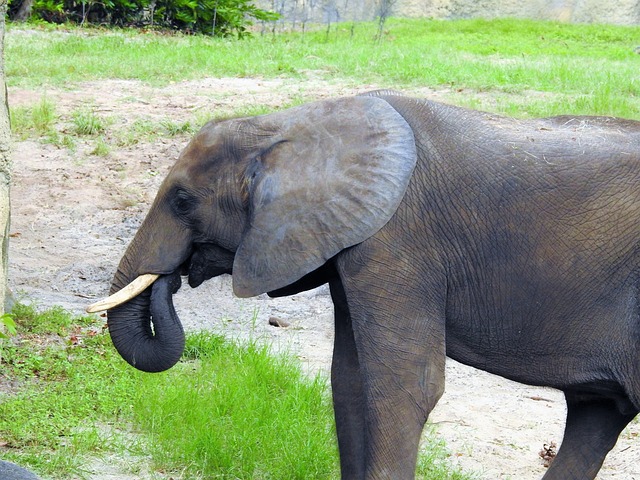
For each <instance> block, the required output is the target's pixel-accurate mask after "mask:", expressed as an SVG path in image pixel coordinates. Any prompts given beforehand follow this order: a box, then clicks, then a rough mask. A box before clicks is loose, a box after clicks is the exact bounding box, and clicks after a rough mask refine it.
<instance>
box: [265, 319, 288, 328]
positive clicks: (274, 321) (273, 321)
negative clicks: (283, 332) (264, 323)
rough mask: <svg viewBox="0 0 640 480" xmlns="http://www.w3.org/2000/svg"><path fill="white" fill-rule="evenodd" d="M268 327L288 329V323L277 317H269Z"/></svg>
mask: <svg viewBox="0 0 640 480" xmlns="http://www.w3.org/2000/svg"><path fill="white" fill-rule="evenodd" d="M269 325H271V326H272V327H288V326H289V323H287V322H285V321H284V320H282V319H281V318H278V317H269Z"/></svg>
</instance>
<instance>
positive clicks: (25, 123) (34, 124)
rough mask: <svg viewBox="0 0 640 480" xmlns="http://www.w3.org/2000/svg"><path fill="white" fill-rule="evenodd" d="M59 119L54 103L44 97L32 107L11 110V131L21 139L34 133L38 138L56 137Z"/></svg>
mask: <svg viewBox="0 0 640 480" xmlns="http://www.w3.org/2000/svg"><path fill="white" fill-rule="evenodd" d="M57 119H58V115H57V113H56V107H55V104H54V103H53V102H51V101H50V100H48V99H47V97H42V98H41V99H40V101H39V102H38V103H37V104H35V105H33V106H31V107H18V108H14V109H12V110H11V115H10V120H11V131H12V132H13V134H14V135H16V136H17V137H18V138H20V139H24V138H26V137H28V136H29V134H31V133H33V134H35V135H36V136H38V137H43V136H51V135H55V134H56V133H57V132H56V131H55V122H56V120H57Z"/></svg>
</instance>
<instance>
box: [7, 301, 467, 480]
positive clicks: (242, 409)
mask: <svg viewBox="0 0 640 480" xmlns="http://www.w3.org/2000/svg"><path fill="white" fill-rule="evenodd" d="M13 314H14V317H15V321H16V325H17V329H18V336H16V337H13V339H12V340H11V341H10V343H4V344H0V348H1V349H2V351H1V352H0V353H1V354H2V355H1V358H2V361H1V362H0V383H1V384H3V385H12V386H13V387H12V388H11V389H10V390H8V391H6V390H3V391H0V456H1V457H2V458H3V459H6V460H12V461H15V462H17V463H19V464H21V465H24V466H28V467H30V468H31V469H33V470H34V471H36V472H37V473H38V474H40V475H42V476H43V477H45V478H48V479H68V478H72V477H73V478H87V477H86V476H87V475H88V473H90V472H89V471H88V470H87V468H86V465H87V464H90V463H92V459H95V458H102V457H106V458H109V459H110V460H109V462H110V463H115V464H117V465H119V467H120V468H121V470H122V471H123V473H127V472H136V471H139V470H142V469H147V470H148V469H149V468H151V471H152V472H156V474H157V475H160V474H161V473H162V474H167V475H169V476H170V477H172V478H175V479H176V480H178V479H185V480H186V479H202V478H219V479H247V480H249V479H252V480H253V479H256V480H258V479H259V480H268V479H305V480H306V479H309V480H313V479H318V480H320V479H322V480H324V479H334V478H337V477H338V476H339V475H338V456H337V447H336V442H335V433H334V425H333V414H332V409H331V404H330V403H331V402H330V399H329V393H328V386H327V383H326V379H324V378H322V377H315V378H311V379H310V378H308V377H306V376H305V375H303V373H302V372H301V369H300V365H299V363H297V361H296V360H293V359H292V357H290V356H287V355H274V354H272V353H271V351H270V349H269V347H268V346H265V345H261V344H259V343H256V342H249V343H247V344H238V343H235V342H230V341H228V340H225V339H224V338H223V337H220V336H217V335H212V334H209V333H192V334H189V335H188V336H187V346H186V349H185V354H184V357H183V361H182V362H180V363H179V364H178V365H177V366H176V367H174V368H173V369H171V370H169V371H167V372H164V373H161V374H145V373H142V372H139V371H137V370H135V369H133V368H132V367H130V366H128V365H127V364H126V363H125V362H124V361H123V360H122V359H120V357H119V356H118V355H117V353H116V352H115V350H114V348H113V346H112V345H111V342H110V340H109V338H108V335H107V333H106V331H105V329H104V328H103V326H104V325H103V321H100V320H97V318H96V317H93V316H90V317H73V316H71V315H69V314H68V313H67V312H65V311H64V310H62V309H60V308H57V307H56V308H53V309H50V310H47V311H44V312H40V311H39V310H38V309H37V308H35V307H33V306H27V305H24V304H17V305H16V306H15V308H14V309H13ZM423 452H424V453H423V454H422V456H421V460H420V465H419V468H418V478H420V479H422V480H436V479H438V480H440V479H450V480H463V479H468V478H470V477H469V476H465V475H463V474H462V473H460V472H458V471H455V470H452V469H451V468H450V467H449V466H448V465H447V463H446V457H447V453H446V449H445V448H444V446H443V444H442V442H441V441H438V440H431V441H429V442H428V443H427V444H426V445H425V446H423ZM149 458H151V459H152V463H151V465H150V466H149V465H145V462H147V459H149Z"/></svg>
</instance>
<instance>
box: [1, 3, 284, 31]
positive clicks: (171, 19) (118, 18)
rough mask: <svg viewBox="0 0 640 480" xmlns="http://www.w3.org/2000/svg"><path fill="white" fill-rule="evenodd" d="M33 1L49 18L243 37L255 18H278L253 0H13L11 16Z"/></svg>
mask: <svg viewBox="0 0 640 480" xmlns="http://www.w3.org/2000/svg"><path fill="white" fill-rule="evenodd" d="M29 1H31V2H33V5H32V8H31V16H32V18H35V19H40V20H44V21H46V22H52V23H64V22H73V23H79V24H86V23H92V24H99V25H111V26H140V27H142V26H145V27H149V26H150V27H153V26H158V27H163V28H170V29H175V30H183V31H186V32H188V33H204V34H207V35H216V36H229V35H233V34H236V35H237V36H238V37H242V36H245V35H246V34H247V27H248V26H250V25H252V20H261V21H270V20H276V19H277V18H278V14H276V13H274V12H269V11H267V10H262V9H260V8H258V7H256V6H255V5H254V4H253V3H252V0H82V1H77V0H9V18H10V19H13V18H15V16H16V15H17V14H18V11H19V10H20V6H21V5H22V4H23V3H24V2H29Z"/></svg>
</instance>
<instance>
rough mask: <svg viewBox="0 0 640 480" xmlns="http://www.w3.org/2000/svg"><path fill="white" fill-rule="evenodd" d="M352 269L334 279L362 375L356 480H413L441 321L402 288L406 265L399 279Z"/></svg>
mask: <svg viewBox="0 0 640 480" xmlns="http://www.w3.org/2000/svg"><path fill="white" fill-rule="evenodd" d="M359 260H360V259H359ZM351 265H354V264H351ZM365 265H366V264H365ZM354 266H355V268H351V267H350V265H346V266H345V268H342V269H340V276H341V279H342V282H343V286H344V290H345V293H346V298H347V301H348V306H349V313H350V317H351V321H352V325H353V333H354V341H355V345H356V350H357V352H358V362H359V366H360V371H361V374H362V388H363V400H364V411H365V425H366V426H365V439H364V450H365V452H364V453H365V475H364V478H365V479H393V480H403V479H405V480H406V479H413V478H414V477H415V468H416V459H417V454H418V446H419V443H420V436H421V433H422V429H423V427H424V423H425V422H426V420H427V417H428V415H429V413H430V412H431V409H432V408H433V407H434V406H435V404H436V402H437V401H438V399H439V398H440V396H441V395H442V392H443V389H444V365H445V346H444V315H443V313H438V312H435V311H434V310H437V308H438V307H435V306H434V305H435V304H434V303H433V302H431V301H429V300H427V299H426V296H425V295H424V294H423V290H422V285H421V286H415V285H410V282H409V281H405V280H404V279H410V278H416V277H415V275H414V273H415V272H411V271H407V270H406V266H407V265H406V264H404V267H405V269H404V270H403V271H402V272H400V271H394V269H395V267H394V265H393V264H390V263H387V264H386V265H381V264H379V263H378V262H375V263H374V264H373V265H367V266H363V265H362V264H361V263H360V261H359V262H358V264H355V265H354ZM339 268H340V267H339Z"/></svg>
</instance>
